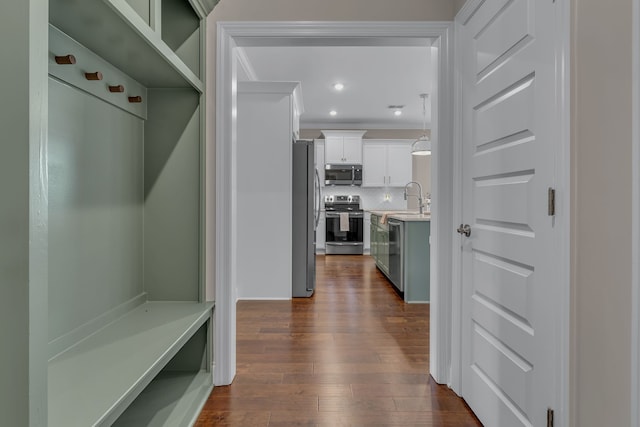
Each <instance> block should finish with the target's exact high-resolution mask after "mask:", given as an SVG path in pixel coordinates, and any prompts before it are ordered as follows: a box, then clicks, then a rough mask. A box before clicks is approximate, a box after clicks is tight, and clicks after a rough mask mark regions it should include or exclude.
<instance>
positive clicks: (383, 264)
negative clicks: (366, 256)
mask: <svg viewBox="0 0 640 427" xmlns="http://www.w3.org/2000/svg"><path fill="white" fill-rule="evenodd" d="M380 219H381V217H380V215H376V214H371V256H372V257H374V259H375V260H376V266H377V267H378V268H379V269H380V270H381V271H382V272H383V273H384V274H385V275H389V226H388V225H387V224H382V223H381V222H380Z"/></svg>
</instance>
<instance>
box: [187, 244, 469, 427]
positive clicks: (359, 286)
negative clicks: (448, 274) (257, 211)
mask: <svg viewBox="0 0 640 427" xmlns="http://www.w3.org/2000/svg"><path fill="white" fill-rule="evenodd" d="M317 260H318V262H317V288H316V292H315V295H314V296H313V297H312V298H305V299H299V298H296V299H294V300H293V301H240V302H239V303H238V307H237V332H238V335H237V367H238V370H237V376H236V378H235V380H234V382H233V384H232V385H231V386H226V387H216V388H215V389H214V390H213V392H212V393H211V396H210V397H209V400H208V401H207V403H206V405H205V407H204V409H203V411H202V413H201V414H200V418H199V419H198V422H197V423H196V426H199V427H202V426H242V427H244V426H331V427H333V426H447V427H449V426H451V427H453V426H481V424H480V422H478V420H477V419H476V418H475V417H474V415H473V413H472V412H471V411H470V410H469V409H468V407H467V406H466V405H465V403H464V401H463V400H462V399H460V398H458V397H457V396H456V395H455V394H454V393H453V392H452V391H450V390H449V389H448V388H447V387H446V386H439V385H437V384H436V383H435V382H434V381H433V379H432V378H431V377H430V376H429V374H428V366H429V305H428V304H405V303H404V302H403V301H402V299H401V298H400V297H399V296H398V295H397V294H396V293H395V292H394V290H393V289H392V288H391V285H390V284H389V282H388V281H387V280H386V278H385V277H384V276H383V275H382V274H381V273H380V272H379V271H378V270H377V269H376V268H375V264H374V261H373V259H372V258H371V257H369V256H326V257H325V256H319V257H318V258H317Z"/></svg>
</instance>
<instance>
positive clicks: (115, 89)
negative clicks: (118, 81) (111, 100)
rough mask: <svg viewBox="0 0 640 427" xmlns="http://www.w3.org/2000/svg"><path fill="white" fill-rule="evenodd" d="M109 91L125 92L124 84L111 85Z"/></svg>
mask: <svg viewBox="0 0 640 427" xmlns="http://www.w3.org/2000/svg"><path fill="white" fill-rule="evenodd" d="M109 92H113V93H116V92H124V86H122V85H116V86H111V85H109Z"/></svg>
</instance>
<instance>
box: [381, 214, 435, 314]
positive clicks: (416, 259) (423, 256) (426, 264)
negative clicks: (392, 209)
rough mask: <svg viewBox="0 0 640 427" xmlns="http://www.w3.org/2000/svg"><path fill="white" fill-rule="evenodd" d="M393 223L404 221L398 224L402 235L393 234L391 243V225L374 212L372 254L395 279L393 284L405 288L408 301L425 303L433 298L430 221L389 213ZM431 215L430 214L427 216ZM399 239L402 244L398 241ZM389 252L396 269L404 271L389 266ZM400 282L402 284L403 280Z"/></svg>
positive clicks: (385, 273)
mask: <svg viewBox="0 0 640 427" xmlns="http://www.w3.org/2000/svg"><path fill="white" fill-rule="evenodd" d="M388 217H389V218H391V219H392V220H393V221H394V222H395V221H401V222H402V226H401V227H398V228H399V230H401V231H400V233H401V236H394V239H395V241H394V242H390V238H389V236H390V233H389V225H388V224H387V221H386V219H385V223H384V224H383V223H381V219H382V215H379V214H376V213H372V214H371V226H370V232H371V256H372V257H373V258H374V259H375V261H376V266H377V267H378V269H380V271H382V273H383V274H384V275H385V276H387V278H389V280H390V281H392V283H393V281H395V282H396V283H394V286H395V287H396V288H398V289H402V292H403V297H404V300H405V302H413V303H425V302H429V300H430V285H429V281H430V274H431V265H430V241H429V240H430V239H429V237H430V234H431V221H430V220H429V219H425V218H418V217H417V216H413V215H403V214H401V213H400V214H398V215H389V216H388ZM427 218H428V217H427ZM398 242H399V243H398ZM390 251H393V253H392V254H391V255H392V257H393V258H394V259H393V260H392V261H393V262H398V260H401V261H400V262H399V263H398V264H394V265H395V266H396V268H398V266H399V268H401V272H397V271H396V272H393V271H391V269H390ZM400 282H401V283H400Z"/></svg>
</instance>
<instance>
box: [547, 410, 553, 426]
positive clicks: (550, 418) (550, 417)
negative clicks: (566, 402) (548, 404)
mask: <svg viewBox="0 0 640 427" xmlns="http://www.w3.org/2000/svg"><path fill="white" fill-rule="evenodd" d="M547 427H553V409H551V408H549V409H547Z"/></svg>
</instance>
